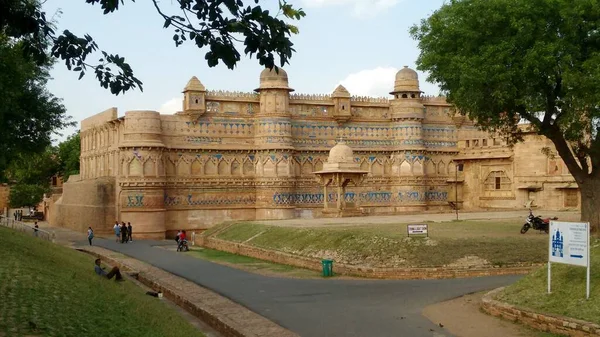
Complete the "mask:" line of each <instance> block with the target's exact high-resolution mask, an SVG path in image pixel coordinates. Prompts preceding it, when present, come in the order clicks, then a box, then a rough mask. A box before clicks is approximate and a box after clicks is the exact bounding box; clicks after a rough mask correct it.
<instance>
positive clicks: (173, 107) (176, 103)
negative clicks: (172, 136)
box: [158, 97, 183, 114]
mask: <svg viewBox="0 0 600 337" xmlns="http://www.w3.org/2000/svg"><path fill="white" fill-rule="evenodd" d="M182 104H183V103H182V101H181V97H175V98H171V99H170V100H168V101H166V102H165V103H164V104H163V105H161V106H160V108H159V109H158V111H159V112H160V113H163V114H174V113H176V112H179V111H181V108H182Z"/></svg>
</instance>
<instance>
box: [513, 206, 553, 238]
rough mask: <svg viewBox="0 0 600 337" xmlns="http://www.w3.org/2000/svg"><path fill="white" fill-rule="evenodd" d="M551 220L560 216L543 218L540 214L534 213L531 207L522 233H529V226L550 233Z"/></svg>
mask: <svg viewBox="0 0 600 337" xmlns="http://www.w3.org/2000/svg"><path fill="white" fill-rule="evenodd" d="M550 220H558V217H553V218H545V219H542V217H541V216H539V215H538V216H535V215H533V211H532V210H531V209H530V210H529V216H527V219H526V220H525V221H526V222H525V224H524V225H523V227H521V234H525V233H527V231H528V230H529V228H533V229H535V230H539V231H544V232H545V233H548V232H549V231H550Z"/></svg>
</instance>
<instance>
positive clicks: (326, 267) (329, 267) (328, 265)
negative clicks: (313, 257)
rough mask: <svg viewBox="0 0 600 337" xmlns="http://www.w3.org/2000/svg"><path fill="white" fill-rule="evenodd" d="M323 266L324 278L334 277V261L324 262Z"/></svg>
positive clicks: (326, 260)
mask: <svg viewBox="0 0 600 337" xmlns="http://www.w3.org/2000/svg"><path fill="white" fill-rule="evenodd" d="M321 263H322V264H323V277H331V276H333V260H328V259H325V260H322V261H321Z"/></svg>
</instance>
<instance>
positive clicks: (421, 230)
mask: <svg viewBox="0 0 600 337" xmlns="http://www.w3.org/2000/svg"><path fill="white" fill-rule="evenodd" d="M406 232H407V233H408V236H411V235H427V236H429V233H428V230H427V224H418V225H407V226H406Z"/></svg>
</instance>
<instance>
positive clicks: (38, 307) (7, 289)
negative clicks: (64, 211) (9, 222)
mask: <svg viewBox="0 0 600 337" xmlns="http://www.w3.org/2000/svg"><path fill="white" fill-rule="evenodd" d="M93 267H94V258H93V257H91V256H89V255H86V254H82V253H79V252H76V251H74V250H71V249H69V248H65V247H62V246H57V245H54V244H51V243H49V242H46V241H42V240H39V239H35V238H33V237H31V236H27V235H24V234H21V233H18V232H14V231H12V230H9V229H7V228H4V227H0V336H6V337H9V336H93V337H96V336H144V337H146V336H156V337H159V336H161V337H162V336H173V337H175V336H204V335H203V334H202V333H200V332H199V331H198V330H197V329H196V328H194V327H193V326H192V325H191V324H190V323H189V322H187V321H185V320H184V319H183V318H182V317H181V316H180V315H179V314H178V313H177V312H176V311H174V310H173V309H172V308H169V307H168V306H167V305H166V304H164V303H161V302H160V300H158V299H156V298H154V297H150V296H147V295H146V294H145V291H144V290H142V289H141V288H139V287H137V286H136V285H134V284H133V283H132V282H128V281H125V282H115V281H113V280H110V281H109V280H107V279H105V278H101V277H99V276H97V275H96V274H95V273H94V269H93Z"/></svg>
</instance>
